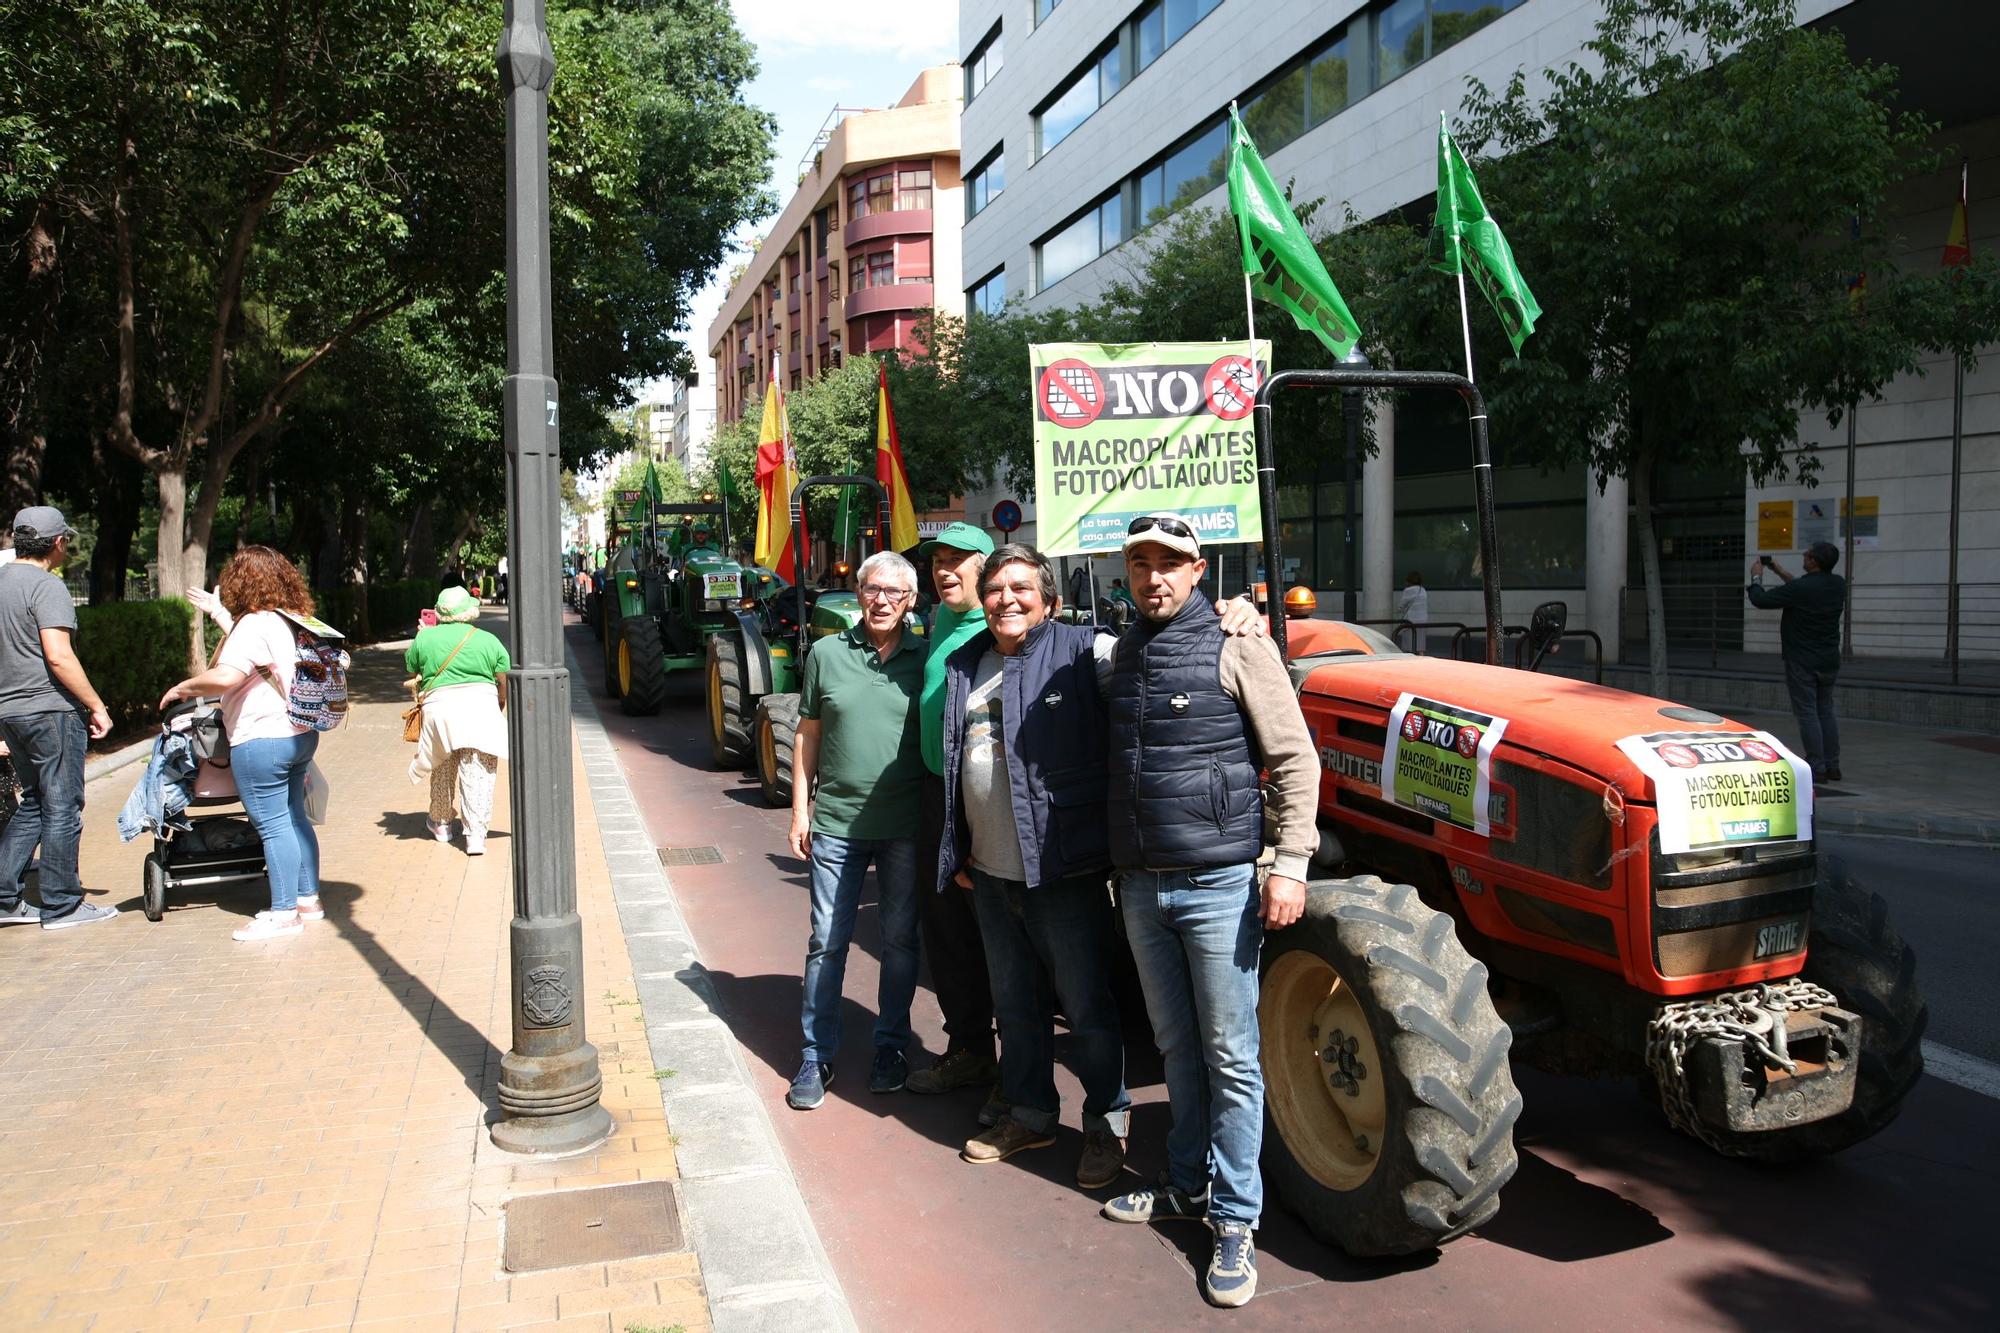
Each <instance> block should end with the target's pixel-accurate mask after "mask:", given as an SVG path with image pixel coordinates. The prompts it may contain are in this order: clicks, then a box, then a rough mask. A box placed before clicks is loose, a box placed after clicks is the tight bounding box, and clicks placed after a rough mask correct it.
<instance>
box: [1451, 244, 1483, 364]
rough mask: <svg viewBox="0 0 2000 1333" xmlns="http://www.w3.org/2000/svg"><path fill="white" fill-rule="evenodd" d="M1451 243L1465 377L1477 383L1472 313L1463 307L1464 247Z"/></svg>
mask: <svg viewBox="0 0 2000 1333" xmlns="http://www.w3.org/2000/svg"><path fill="white" fill-rule="evenodd" d="M1452 244H1453V245H1458V246H1459V252H1458V327H1459V331H1460V332H1461V333H1462V334H1464V335H1465V378H1466V381H1467V382H1468V383H1472V384H1477V383H1478V382H1479V381H1478V380H1477V379H1476V378H1475V377H1474V376H1473V373H1472V315H1471V314H1470V313H1469V312H1468V311H1467V310H1466V308H1465V249H1464V246H1463V245H1461V244H1460V242H1458V241H1456V240H1454V241H1453V242H1452Z"/></svg>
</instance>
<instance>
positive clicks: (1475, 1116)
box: [1257, 875, 1521, 1256]
mask: <svg viewBox="0 0 2000 1333" xmlns="http://www.w3.org/2000/svg"><path fill="white" fill-rule="evenodd" d="M1486 977H1487V974H1486V967H1485V965H1484V964H1482V963H1478V962H1475V961H1474V960H1473V959H1472V957H1471V956H1470V955H1468V954H1467V953H1466V952H1465V949H1464V947H1463V946H1462V945H1461V944H1460V943H1459V942H1458V937H1457V936H1456V935H1455V934H1454V933H1453V930H1452V921H1451V918H1450V917H1448V916H1445V915H1443V914H1442V913H1439V912H1434V911H1432V910H1431V909H1430V908H1428V907H1426V906H1424V904H1423V903H1422V902H1420V901H1419V900H1418V898H1417V891H1416V890H1415V889H1414V888H1412V887H1411V886H1409V885H1408V884H1395V885H1391V884H1386V883H1384V882H1383V881H1382V880H1380V879H1377V878H1376V877H1375V876H1373V875H1366V876H1362V877H1360V878H1357V879H1348V880H1338V879H1337V880H1319V881H1316V882H1314V883H1312V884H1309V885H1307V887H1306V914H1305V916H1304V917H1303V918H1302V919H1301V920H1300V921H1299V923H1298V924H1297V925H1295V926H1292V927H1290V928H1288V929H1286V930H1283V931H1280V932H1278V933H1277V934H1275V935H1272V936H1270V937H1269V938H1268V939H1267V940H1266V942H1265V945H1264V967H1263V993H1262V997H1261V998H1260V1000H1259V1002H1258V1005H1257V1020H1258V1028H1259V1031H1260V1034H1261V1038H1262V1043H1263V1066H1264V1116H1265V1128H1264V1178H1265V1179H1266V1180H1267V1181H1269V1182H1270V1183H1271V1186H1272V1189H1273V1192H1274V1193H1276V1195H1277V1196H1278V1198H1279V1199H1280V1200H1282V1201H1283V1202H1284V1204H1285V1205H1286V1206H1287V1207H1288V1208H1290V1209H1291V1210H1292V1211H1293V1212H1294V1213H1296V1214H1298V1216H1299V1217H1300V1218H1301V1219H1302V1220H1303V1221H1304V1222H1305V1224H1306V1225H1307V1226H1308V1227H1309V1228H1310V1229H1311V1230H1312V1232H1313V1234H1314V1235H1316V1236H1318V1237H1319V1238H1320V1239H1321V1240H1323V1241H1326V1242H1328V1243H1330V1244H1334V1245H1338V1246H1339V1247H1340V1248H1342V1249H1343V1250H1346V1251H1347V1252H1348V1253H1349V1254H1352V1255H1356V1256H1371V1255H1395V1254H1412V1253H1415V1252H1418V1251H1421V1250H1427V1249H1430V1248H1432V1247H1433V1246H1436V1245H1440V1244H1442V1243H1443V1242H1445V1241H1448V1240H1450V1239H1452V1238H1453V1237H1455V1236H1458V1235H1461V1234H1463V1233H1464V1232H1467V1231H1469V1230H1471V1229H1472V1228H1473V1227H1476V1226H1478V1225H1480V1224H1481V1223H1483V1222H1485V1221H1487V1220H1488V1219H1490V1218H1491V1217H1492V1216H1493V1215H1494V1214H1495V1213H1496V1212H1498V1211H1499V1208H1500V1197H1499V1195H1500V1187H1501V1186H1502V1185H1505V1184H1506V1183H1507V1181H1508V1179H1509V1177H1511V1176H1512V1175H1513V1174H1514V1168H1515V1166H1516V1158H1515V1155H1514V1137H1513V1129H1514V1121H1515V1119H1516V1118H1517V1117H1518V1116H1519V1115H1520V1114H1521V1095H1520V1094H1519V1093H1518V1092H1516V1091H1515V1089H1514V1076H1513V1071H1512V1070H1511V1069H1510V1068H1509V1066H1508V1062H1507V1050H1508V1046H1509V1044H1510V1034H1509V1032H1508V1029H1507V1025H1506V1024H1505V1023H1503V1022H1501V1021H1500V1016H1499V1014H1498V1013H1497V1012H1495V1010H1494V1008H1493V1001H1492V999H1491V998H1490V997H1489V996H1488V994H1487V991H1486Z"/></svg>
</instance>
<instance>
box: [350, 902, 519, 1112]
mask: <svg viewBox="0 0 2000 1333" xmlns="http://www.w3.org/2000/svg"><path fill="white" fill-rule="evenodd" d="M366 892H367V890H366V889H363V888H362V887H361V886H360V885H358V884H347V883H340V882H336V881H331V880H329V881H323V882H322V883H321V885H320V893H321V901H322V902H323V903H324V905H325V907H326V923H327V924H328V925H330V926H332V927H333V928H334V929H335V930H337V931H338V932H340V936H341V938H342V939H344V940H346V941H347V942H348V943H349V944H350V945H352V946H353V948H354V952H355V953H356V954H358V955H359V956H360V957H361V959H362V960H363V961H364V962H366V963H367V964H368V966H369V967H371V968H373V969H374V971H375V975H376V976H377V977H379V978H380V979H381V982H382V985H383V987H384V988H385V989H387V990H388V992H389V993H390V994H391V995H393V996H395V997H396V1002H397V1003H398V1004H400V1005H402V1006H403V1010H404V1012H405V1013H407V1014H409V1016H410V1017H411V1019H412V1020H414V1021H415V1023H416V1025H417V1027H418V1028H419V1029H421V1030H422V1032H423V1034H424V1037H425V1039H426V1040H428V1041H429V1042H430V1043H431V1045H432V1046H434V1047H436V1048H437V1051H438V1054H440V1055H442V1056H444V1058H445V1059H447V1060H449V1061H450V1062H451V1065H452V1068H454V1069H456V1070H457V1071H458V1073H459V1075H460V1077H462V1078H463V1079H464V1080H465V1086H466V1087H467V1088H469V1089H470V1090H471V1091H472V1092H473V1093H474V1094H475V1095H476V1096H478V1097H479V1099H480V1100H481V1101H482V1102H484V1103H485V1104H486V1111H487V1119H488V1120H489V1121H491V1120H492V1119H493V1118H494V1117H495V1116H497V1115H498V1114H499V1107H498V1105H497V1102H496V1100H495V1099H494V1098H493V1097H492V1096H490V1095H489V1092H488V1086H487V1085H488V1070H497V1069H498V1067H499V1061H500V1056H501V1054H502V1052H500V1051H499V1050H497V1049H496V1048H495V1047H494V1045H493V1043H492V1042H490V1041H488V1040H487V1039H486V1034H485V1033H484V1032H482V1031H480V1029H479V1027H478V1025H477V1024H475V1023H473V1022H471V1021H470V1020H468V1019H466V1018H465V1017H464V1016H463V1015H461V1014H460V1013H459V1012H458V1011H457V1010H456V1009H453V1008H452V1007H451V1006H450V1005H449V1004H447V1003H445V1001H444V1000H442V999H441V998H439V996H438V994H437V992H436V991H434V990H432V989H431V988H430V986H429V985H427V984H426V983H425V982H424V980H423V978H421V977H419V976H417V975H416V974H414V973H413V972H411V971H409V969H407V968H405V967H404V966H403V965H402V964H401V963H400V962H398V961H397V959H396V956H395V954H393V953H391V952H390V951H389V950H388V949H387V948H385V947H384V946H383V944H382V942H381V940H380V939H379V938H378V937H377V936H376V934H375V932H373V931H371V930H369V929H368V928H367V927H365V926H363V925H361V924H360V923H359V922H357V921H355V919H354V904H355V902H356V900H358V899H359V898H361V897H362V896H363V895H364V894H365V893H366Z"/></svg>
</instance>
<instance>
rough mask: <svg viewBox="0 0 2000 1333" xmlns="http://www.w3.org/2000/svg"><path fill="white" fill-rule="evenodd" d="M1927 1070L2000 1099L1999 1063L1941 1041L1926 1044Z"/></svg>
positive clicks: (1982, 1094)
mask: <svg viewBox="0 0 2000 1333" xmlns="http://www.w3.org/2000/svg"><path fill="white" fill-rule="evenodd" d="M1924 1072H1925V1073H1926V1074H1929V1075H1930V1076H1931V1077H1932V1078H1941V1079H1943V1080H1944V1081H1945V1082H1947V1083H1956V1084H1957V1085H1958V1086H1959V1087H1961V1088H1965V1089H1967V1090H1968V1091H1971V1092H1976V1093H1978V1094H1979V1095H1980V1096H1982V1097H1991V1098H1993V1099H1994V1100H1995V1101H2000V1065H1996V1064H1994V1063H1993V1062H1992V1061H1991V1060H1982V1059H1980V1058H1979V1057H1978V1056H1976V1055H1967V1054H1966V1053H1965V1052H1964V1051H1960V1050H1954V1049H1953V1048H1952V1047H1950V1046H1945V1045H1941V1044H1939V1043H1938V1042H1934V1041H1927V1042H1925V1043H1924Z"/></svg>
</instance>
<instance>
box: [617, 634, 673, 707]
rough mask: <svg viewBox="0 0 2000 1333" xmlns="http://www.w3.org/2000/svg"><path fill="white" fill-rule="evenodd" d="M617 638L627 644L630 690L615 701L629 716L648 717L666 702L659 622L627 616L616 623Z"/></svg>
mask: <svg viewBox="0 0 2000 1333" xmlns="http://www.w3.org/2000/svg"><path fill="white" fill-rule="evenodd" d="M618 637H619V639H620V641H621V642H623V643H624V644H625V645H627V648H628V653H629V656H630V658H631V661H632V683H631V688H630V689H628V690H626V691H625V693H624V695H623V697H621V698H620V699H619V700H618V707H619V708H620V709H621V710H622V711H624V712H625V713H628V714H630V715H631V716H633V717H651V716H653V715H654V714H655V713H657V712H659V711H660V705H661V704H663V703H665V702H666V700H667V662H666V647H665V645H664V644H663V643H662V642H661V639H660V622H659V621H657V620H655V619H653V618H652V617H651V616H648V615H638V616H627V617H625V619H623V620H621V621H620V622H618Z"/></svg>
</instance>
